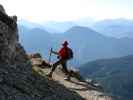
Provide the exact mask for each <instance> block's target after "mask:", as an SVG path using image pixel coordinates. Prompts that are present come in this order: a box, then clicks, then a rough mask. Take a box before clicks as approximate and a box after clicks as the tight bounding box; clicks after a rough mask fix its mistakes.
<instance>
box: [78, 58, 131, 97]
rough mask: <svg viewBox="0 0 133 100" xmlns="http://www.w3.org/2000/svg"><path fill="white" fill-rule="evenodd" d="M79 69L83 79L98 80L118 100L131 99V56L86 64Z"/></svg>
mask: <svg viewBox="0 0 133 100" xmlns="http://www.w3.org/2000/svg"><path fill="white" fill-rule="evenodd" d="M79 69H80V71H81V74H82V75H83V76H84V77H85V78H93V79H96V80H98V81H99V82H100V83H101V84H102V85H103V86H105V89H106V91H109V90H110V92H111V93H112V94H113V95H115V96H120V100H131V98H133V78H132V75H133V72H132V71H133V55H130V56H125V57H120V58H112V59H101V60H96V61H92V62H88V63H86V64H83V65H82V66H81V67H80V68H79Z"/></svg>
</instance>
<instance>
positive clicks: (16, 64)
mask: <svg viewBox="0 0 133 100" xmlns="http://www.w3.org/2000/svg"><path fill="white" fill-rule="evenodd" d="M16 21H17V17H16V16H8V15H7V14H6V12H5V10H4V8H3V6H2V5H0V100H84V99H83V98H82V97H80V96H79V95H78V94H76V93H75V92H72V91H70V90H69V89H67V88H65V87H64V86H63V85H60V84H58V83H57V82H55V81H49V80H48V79H47V78H44V77H41V76H39V75H37V74H35V73H32V66H31V64H30V62H29V61H28V59H27V56H26V52H25V50H24V49H23V47H22V46H21V45H20V43H19V40H18V39H19V36H18V30H17V24H16Z"/></svg>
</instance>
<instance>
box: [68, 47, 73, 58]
mask: <svg viewBox="0 0 133 100" xmlns="http://www.w3.org/2000/svg"><path fill="white" fill-rule="evenodd" d="M67 53H68V55H67V59H68V60H70V59H72V58H73V51H72V49H71V48H68V49H67Z"/></svg>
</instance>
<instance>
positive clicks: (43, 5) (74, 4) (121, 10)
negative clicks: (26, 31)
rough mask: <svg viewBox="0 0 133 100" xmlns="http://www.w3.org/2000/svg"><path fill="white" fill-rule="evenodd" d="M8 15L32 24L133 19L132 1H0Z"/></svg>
mask: <svg viewBox="0 0 133 100" xmlns="http://www.w3.org/2000/svg"><path fill="white" fill-rule="evenodd" d="M0 3H1V4H2V5H3V6H4V8H5V9H6V12H7V13H8V14H9V15H17V16H18V19H26V20H29V21H33V22H41V21H50V20H54V21H72V20H77V19H80V18H87V17H90V18H94V19H96V20H103V19H110V18H111V19H115V18H127V19H133V0H0Z"/></svg>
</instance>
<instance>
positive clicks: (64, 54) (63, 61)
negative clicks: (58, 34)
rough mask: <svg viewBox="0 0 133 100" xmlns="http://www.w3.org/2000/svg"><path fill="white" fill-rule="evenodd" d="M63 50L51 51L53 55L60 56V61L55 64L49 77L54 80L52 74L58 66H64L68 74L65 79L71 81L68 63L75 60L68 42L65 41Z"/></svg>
mask: <svg viewBox="0 0 133 100" xmlns="http://www.w3.org/2000/svg"><path fill="white" fill-rule="evenodd" d="M62 46H63V47H62V48H61V49H60V50H59V52H55V51H53V50H51V52H52V53H54V54H56V55H57V56H58V59H59V60H58V61H57V62H55V63H54V64H53V66H52V69H51V71H50V73H49V74H48V76H49V77H51V78H52V74H53V72H54V70H55V69H56V67H57V66H58V65H62V67H63V70H64V72H65V73H66V75H67V77H66V78H64V79H65V80H70V76H71V75H70V73H69V71H68V69H67V61H68V60H69V59H71V58H73V52H72V50H71V49H70V48H69V47H68V42H67V41H65V42H64V43H63V44H62Z"/></svg>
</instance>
